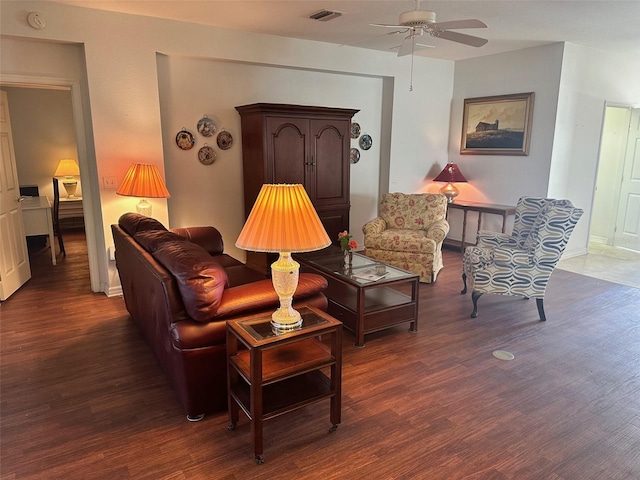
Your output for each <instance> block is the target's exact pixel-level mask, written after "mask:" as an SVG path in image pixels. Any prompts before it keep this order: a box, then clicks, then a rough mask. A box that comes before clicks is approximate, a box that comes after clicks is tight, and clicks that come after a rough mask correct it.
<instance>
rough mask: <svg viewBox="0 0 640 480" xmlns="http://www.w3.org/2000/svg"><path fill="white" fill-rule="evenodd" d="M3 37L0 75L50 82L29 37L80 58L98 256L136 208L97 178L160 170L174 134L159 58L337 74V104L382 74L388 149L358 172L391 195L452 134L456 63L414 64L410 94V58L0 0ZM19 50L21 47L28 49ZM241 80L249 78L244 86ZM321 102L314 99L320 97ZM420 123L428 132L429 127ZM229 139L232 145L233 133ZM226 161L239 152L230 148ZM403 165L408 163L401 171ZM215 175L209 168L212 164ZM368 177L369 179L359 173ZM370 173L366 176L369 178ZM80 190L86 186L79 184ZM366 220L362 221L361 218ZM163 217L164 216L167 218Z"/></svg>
mask: <svg viewBox="0 0 640 480" xmlns="http://www.w3.org/2000/svg"><path fill="white" fill-rule="evenodd" d="M30 11H39V12H40V13H41V14H42V15H43V16H44V18H45V20H46V22H47V26H46V28H45V29H43V30H34V29H32V28H31V27H29V26H28V23H27V21H26V17H27V14H28V13H29V12H30ZM0 31H1V32H2V35H3V37H2V48H1V50H2V53H1V55H2V62H1V65H0V69H1V73H2V74H3V75H5V74H17V73H20V72H22V71H24V70H25V68H29V67H31V68H32V69H33V70H34V71H36V72H39V73H40V74H41V75H43V76H47V75H52V73H51V72H57V71H58V69H59V68H61V66H60V65H59V60H60V59H59V57H58V56H56V55H55V54H51V47H50V46H49V45H43V44H42V43H40V42H38V43H31V40H33V39H38V40H42V41H51V42H63V43H75V44H78V45H76V46H81V48H82V49H83V51H84V58H83V60H82V62H83V63H84V64H83V63H82V62H79V63H78V64H77V65H75V66H74V67H73V68H75V69H77V68H80V69H82V70H83V73H85V74H86V91H85V93H86V94H87V98H86V102H87V106H89V105H90V115H89V116H88V117H87V118H86V125H85V127H86V130H87V135H89V136H90V138H88V139H87V144H88V146H89V147H90V151H89V153H88V157H90V158H89V159H90V160H91V161H92V162H93V166H94V167H95V169H93V170H92V171H91V172H89V173H90V175H91V181H92V184H94V185H95V186H96V193H95V196H96V204H98V205H99V208H100V212H99V214H100V215H99V216H100V217H101V218H100V219H99V222H100V223H101V225H98V226H97V229H98V230H99V233H100V237H101V243H102V244H103V245H104V247H105V249H106V246H108V245H110V244H112V240H111V232H110V225H111V224H112V223H114V222H116V221H117V219H118V217H119V216H120V214H122V213H123V212H125V211H131V210H133V208H134V206H135V203H136V201H135V199H129V198H124V197H119V196H117V195H115V190H108V189H105V188H103V187H102V178H103V177H110V176H115V177H117V178H118V179H119V180H121V179H122V177H123V175H124V172H125V171H126V169H127V168H128V166H129V164H130V163H132V162H134V161H139V162H148V163H154V164H157V165H158V166H159V167H160V170H161V172H163V171H164V166H165V165H164V158H163V156H164V153H165V152H166V151H167V148H168V147H169V145H170V142H172V141H173V137H174V136H175V132H172V134H171V138H166V135H165V134H164V131H163V128H162V121H163V120H165V119H163V118H162V115H161V106H160V90H159V89H160V83H161V81H162V80H160V81H159V75H160V74H162V73H163V72H162V71H159V69H158V62H157V59H156V57H157V54H158V53H160V54H163V55H166V56H167V57H170V58H173V57H193V58H200V59H206V60H218V61H223V62H224V61H227V62H229V61H230V62H241V63H246V64H253V65H258V64H262V65H267V66H270V67H281V68H284V69H287V70H288V71H289V73H293V72H294V71H297V70H311V71H313V72H326V73H329V72H333V73H334V74H337V76H336V77H335V78H338V77H339V76H342V77H345V78H341V79H340V81H339V82H338V83H337V84H336V85H332V84H328V85H324V84H322V85H318V86H317V89H318V92H319V93H322V91H324V93H325V96H326V97H327V98H328V97H333V98H334V99H335V100H339V101H343V100H344V95H342V94H340V93H338V92H337V90H336V89H337V88H342V85H344V84H345V82H346V83H348V81H349V79H351V80H352V81H353V82H355V83H356V84H357V85H362V82H363V81H364V80H363V76H366V75H370V76H372V77H375V78H378V79H380V78H384V79H385V81H384V82H383V83H385V85H386V86H387V88H383V90H384V91H385V93H386V94H388V96H387V95H385V97H384V98H378V99H376V106H375V108H378V107H377V105H385V106H386V107H388V106H392V111H391V112H389V113H388V118H387V119H383V122H384V124H385V125H389V127H390V129H391V132H392V133H391V137H390V138H389V139H388V140H387V143H388V144H389V145H388V148H387V149H386V151H385V152H382V151H381V152H380V155H381V157H380V158H378V159H375V160H372V159H370V156H372V154H373V152H371V151H370V152H368V153H369V154H370V155H367V156H365V157H366V159H363V160H361V161H360V163H361V164H362V165H363V166H362V167H359V168H362V169H363V170H364V169H366V168H367V165H375V164H376V163H378V164H385V165H388V164H389V163H392V167H391V169H392V171H391V172H390V185H391V186H392V188H393V189H397V190H403V191H415V190H417V189H418V188H419V187H420V185H421V184H422V181H423V179H424V177H425V176H426V174H427V172H428V170H429V166H430V165H431V164H432V163H433V162H434V161H435V162H439V161H441V159H442V158H443V157H445V156H446V153H445V152H446V148H447V135H448V128H449V97H448V96H449V94H450V91H451V90H450V87H447V86H450V85H451V84H452V82H453V62H448V61H442V60H435V59H428V58H423V57H417V58H416V59H415V60H416V61H415V67H414V79H413V85H414V89H413V92H411V93H409V92H408V88H409V84H410V80H409V72H410V58H407V57H403V58H397V57H396V56H395V54H393V53H391V52H390V53H387V52H375V51H370V50H364V49H359V48H354V47H339V46H337V45H332V44H323V43H319V42H310V41H302V40H292V39H287V38H280V37H274V36H268V35H257V34H251V33H248V32H240V31H234V30H225V29H219V28H213V27H207V26H203V25H194V24H186V23H181V22H175V21H167V20H160V19H154V18H145V17H138V16H133V15H124V14H117V13H112V12H102V11H95V10H90V9H83V8H78V7H73V6H68V5H61V4H55V3H50V2H29V1H24V2H2V3H0ZM7 36H10V37H12V39H11V40H10V39H9V38H8V37H7ZM20 39H24V40H29V41H21V40H20ZM26 44H30V46H29V47H27V46H26ZM27 49H35V50H37V52H36V55H35V57H37V60H38V61H34V62H31V58H32V57H29V56H28V55H24V51H25V50H27ZM35 57H34V58H35ZM31 63H33V64H31ZM73 68H72V70H73ZM53 75H55V73H53ZM317 78H319V77H317ZM327 78H328V77H327ZM192 80H193V83H192V85H191V86H190V87H189V88H188V89H187V90H180V91H176V90H173V89H172V87H171V86H170V87H169V90H170V91H171V95H175V96H182V97H183V98H187V99H189V101H193V102H194V104H195V103H197V100H198V99H199V98H200V99H201V98H202V95H203V91H202V89H201V88H199V87H201V86H202V85H203V84H204V83H205V82H206V79H204V78H194V79H192ZM252 80H253V82H251V83H250V85H247V84H246V83H245V87H246V88H247V89H248V90H249V92H244V93H245V94H247V93H250V92H255V95H256V97H254V98H256V100H257V93H258V92H260V91H262V92H269V93H270V94H271V95H273V97H272V98H275V97H276V96H277V97H279V98H282V99H285V98H286V99H287V103H289V100H288V98H289V96H288V95H287V94H288V93H292V92H295V89H293V90H292V89H291V87H290V86H289V85H288V84H284V85H281V84H276V83H274V82H269V83H267V84H265V83H263V79H262V78H259V77H257V78H256V77H254V78H252ZM387 80H392V81H391V82H388V81H387ZM216 81H223V82H224V81H228V82H229V84H230V85H231V84H232V83H233V82H234V81H235V79H227V80H225V79H224V78H223V79H218V78H212V79H210V84H209V88H210V89H211V90H212V91H213V90H214V89H215V88H216ZM243 81H245V82H247V81H248V79H244V80H243ZM337 85H340V86H337ZM389 85H391V87H389ZM443 86H444V89H443V88H442V87H443ZM296 88H297V86H296ZM375 88H376V89H379V88H380V87H378V86H376V87H375ZM318 97H320V98H321V95H318ZM260 100H261V101H264V99H260ZM247 103H248V102H247ZM305 103H306V102H305ZM339 106H344V105H339ZM347 106H348V107H351V106H352V105H347ZM205 107H206V109H205ZM217 107H218V106H217V105H216V104H213V103H211V104H209V105H202V108H201V107H197V106H194V107H193V108H194V111H193V113H197V115H195V116H196V117H197V118H192V117H191V113H189V115H188V117H187V116H185V118H180V119H176V121H177V122H180V125H181V127H182V126H183V125H182V122H184V123H188V122H191V123H192V124H193V122H194V121H197V120H198V118H200V117H199V116H198V115H200V114H204V113H207V112H206V110H212V111H214V112H217V111H218V110H217ZM355 108H357V106H356V107H355ZM375 115H376V114H375V113H373V114H372V116H371V119H372V122H373V121H374V118H373V117H374V116H375ZM425 126H427V127H428V131H426V129H425ZM365 128H366V129H367V130H368V131H372V132H375V131H376V129H378V128H381V126H380V125H374V124H371V125H365ZM416 132H418V133H416ZM233 134H234V135H235V136H236V138H239V132H238V131H235V132H233ZM375 141H376V138H375V134H374V142H375ZM388 152H390V154H391V158H390V159H389V158H388V156H387V158H384V155H386V154H387V153H388ZM234 153H237V150H236V151H235V152H234ZM94 159H95V161H93V160H94ZM405 159H406V162H408V163H407V164H406V168H405V163H404V162H405ZM213 167H214V168H215V165H214V166H213ZM233 168H237V167H233ZM398 170H399V171H398ZM367 175H368V176H369V174H368V173H367ZM372 175H374V174H373V173H372V174H371V175H370V176H372ZM363 178H364V176H363ZM416 179H419V180H416ZM83 182H84V183H85V186H86V182H85V179H84V178H83ZM169 183H172V182H171V181H169ZM173 187H174V188H177V189H178V191H179V192H180V188H183V187H181V186H178V185H173ZM355 187H356V188H355V190H356V193H357V197H355V198H356V199H359V198H361V197H362V198H364V199H365V201H364V202H363V204H362V205H361V204H359V205H358V206H355V205H354V208H353V210H354V213H355V215H356V217H358V216H361V217H362V218H364V217H371V216H373V215H374V213H375V204H376V202H377V195H378V189H379V186H378V182H373V181H372V182H371V185H370V186H367V187H368V189H367V190H366V191H360V190H361V189H362V188H363V187H361V186H360V185H356V186H355ZM98 188H99V190H98ZM230 188H232V190H233V192H232V194H229V193H228V192H226V193H227V194H226V195H225V194H220V195H219V196H218V197H217V198H216V199H215V200H216V202H215V203H216V204H219V205H225V204H226V203H227V202H235V201H237V199H239V198H241V189H242V184H241V183H239V184H237V185H235V188H234V187H230ZM390 188H391V187H390ZM373 199H376V200H373ZM177 200H178V198H175V197H174V198H172V199H170V200H168V202H174V201H177ZM152 203H153V208H154V216H155V217H156V218H158V219H159V220H160V221H162V222H163V223H165V224H169V226H172V225H171V223H172V221H173V220H172V219H171V218H169V209H168V206H167V201H164V200H152ZM238 212H240V210H238ZM367 212H368V213H370V214H369V215H367ZM171 214H172V215H173V211H172V212H171ZM236 215H237V213H236ZM356 217H354V220H352V230H353V229H357V227H358V225H357V224H354V223H356V222H358V221H359V220H355V218H356ZM185 221H186V220H185ZM238 224H239V221H237V220H236V227H235V228H237V225H238ZM233 228H234V227H230V229H233ZM358 230H359V229H358ZM354 233H358V234H359V232H354ZM226 243H227V245H230V244H232V243H234V238H231V239H228V238H227V239H226ZM102 253H105V252H102ZM102 268H103V269H104V270H105V271H106V273H105V277H107V286H106V287H105V291H111V292H113V291H114V289H115V288H116V287H117V286H118V280H117V274H116V271H115V268H114V265H113V263H109V262H107V261H106V260H104V265H102Z"/></svg>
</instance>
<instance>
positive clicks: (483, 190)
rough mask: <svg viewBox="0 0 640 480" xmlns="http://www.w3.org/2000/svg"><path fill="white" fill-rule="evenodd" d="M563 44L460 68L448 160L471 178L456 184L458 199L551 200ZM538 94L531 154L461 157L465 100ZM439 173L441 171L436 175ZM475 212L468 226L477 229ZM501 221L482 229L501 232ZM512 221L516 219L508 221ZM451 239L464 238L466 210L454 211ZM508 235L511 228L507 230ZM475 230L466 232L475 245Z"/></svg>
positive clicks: (492, 219)
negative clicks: (463, 216) (549, 190)
mask: <svg viewBox="0 0 640 480" xmlns="http://www.w3.org/2000/svg"><path fill="white" fill-rule="evenodd" d="M562 52H563V45H562V44H560V43H556V44H552V45H547V46H543V47H537V48H528V49H524V50H518V51H516V52H508V53H503V54H497V55H488V56H486V57H480V58H473V59H468V60H462V61H458V62H456V64H455V80H454V87H453V101H452V104H451V124H450V127H451V129H450V132H449V160H450V161H453V162H455V163H457V164H458V166H459V167H460V171H461V172H462V174H463V175H464V176H465V178H466V179H467V180H468V183H466V184H457V185H456V186H457V187H458V189H459V190H460V196H459V198H461V199H465V200H471V201H477V202H484V203H495V204H502V205H515V204H516V203H517V201H518V198H520V197H521V196H523V195H533V196H546V194H547V186H548V182H549V168H550V165H551V156H552V149H553V142H554V133H555V131H554V127H555V121H556V120H555V117H556V108H557V102H558V88H559V87H558V85H559V81H560V74H561V69H562ZM524 92H534V93H535V100H534V105H533V121H532V127H531V144H530V150H529V155H528V156H504V155H461V154H460V140H461V134H462V113H463V108H464V99H465V98H474V97H485V96H492V95H506V94H512V93H524ZM436 173H439V172H436ZM476 218H477V217H475V215H474V213H473V212H470V213H469V214H468V222H470V224H471V225H475V224H476V222H477V220H476ZM501 222H502V218H501V217H499V216H492V215H484V216H483V228H485V226H486V228H487V229H488V230H499V229H500V227H501ZM509 222H510V223H512V222H513V217H511V218H510V220H509ZM450 223H451V234H450V235H451V237H452V238H457V239H459V238H461V236H462V218H461V212H459V211H452V212H451V213H450ZM508 231H509V229H508ZM475 235H476V232H475V229H474V228H468V229H467V238H466V241H468V242H475Z"/></svg>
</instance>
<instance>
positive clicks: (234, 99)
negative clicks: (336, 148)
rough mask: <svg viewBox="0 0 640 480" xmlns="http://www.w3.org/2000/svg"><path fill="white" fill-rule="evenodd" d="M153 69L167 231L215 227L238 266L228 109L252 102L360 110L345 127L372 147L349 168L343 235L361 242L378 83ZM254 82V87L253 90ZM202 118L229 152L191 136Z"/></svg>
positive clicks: (232, 124) (236, 151) (190, 65)
mask: <svg viewBox="0 0 640 480" xmlns="http://www.w3.org/2000/svg"><path fill="white" fill-rule="evenodd" d="M158 63H159V67H158V70H159V72H160V74H159V79H160V104H161V112H162V128H163V138H164V139H166V140H167V141H166V142H165V143H164V159H165V169H166V170H165V171H166V175H167V187H168V188H169V191H170V192H171V195H172V198H171V200H170V201H169V217H170V218H171V224H172V226H188V225H215V226H216V227H217V228H218V229H219V230H220V231H221V233H222V236H223V238H224V239H225V240H226V242H225V250H226V251H227V253H229V254H230V255H232V256H234V257H236V258H239V259H241V260H244V259H245V252H244V251H243V250H239V249H237V248H236V247H235V246H234V243H235V239H236V238H237V236H238V234H239V233H240V230H241V229H242V226H243V224H244V197H243V192H242V188H238V186H241V185H242V182H243V168H242V144H241V140H242V139H241V129H240V115H239V114H238V112H237V111H236V110H235V107H236V106H239V105H246V104H251V103H257V102H265V103H292V104H301V105H324V106H334V107H343V108H353V109H357V110H360V111H359V112H358V113H357V114H356V115H355V116H354V117H353V120H354V121H356V122H358V123H359V124H360V126H361V128H362V133H369V134H370V135H371V136H372V138H373V140H374V142H373V146H372V147H371V149H370V150H367V151H361V156H360V161H359V162H358V163H356V164H353V165H351V198H352V204H353V207H352V209H351V227H350V230H351V231H353V233H354V236H355V237H356V239H358V237H361V236H362V233H361V226H362V224H363V223H364V222H366V221H367V220H369V219H370V218H371V215H373V214H374V213H375V210H376V206H377V195H376V194H377V184H378V177H379V171H380V168H379V165H380V142H379V139H380V134H381V98H382V79H381V78H378V77H372V76H357V75H350V76H346V75H341V74H337V73H332V72H316V71H312V70H292V69H284V68H279V67H270V66H267V65H251V64H245V63H237V62H233V63H232V62H222V61H215V60H206V59H194V58H185V57H177V56H172V57H168V56H164V55H160V56H159V57H158ZM256 79H260V82H259V83H258V84H256ZM180 92H198V94H197V95H183V94H180ZM203 115H207V116H208V117H209V118H211V119H212V120H214V121H215V123H216V125H217V127H218V129H225V130H226V131H228V132H230V133H231V134H232V135H233V138H234V143H233V146H232V148H230V149H229V150H220V149H219V148H218V146H217V145H216V136H215V135H214V136H212V137H203V136H202V135H200V134H198V132H197V128H196V125H197V122H198V120H199V119H200V118H202V116H203ZM182 128H187V129H188V130H190V131H191V132H193V133H194V135H195V137H196V140H197V143H196V145H195V147H194V148H193V149H191V150H187V151H185V150H181V149H180V148H178V147H177V146H176V144H175V142H173V141H172V139H173V138H175V136H176V134H177V133H178V132H179V131H180V130H181V129H182ZM216 133H217V132H216ZM205 143H207V144H208V145H209V146H211V147H213V148H214V150H215V151H216V153H217V158H216V161H215V162H214V163H213V164H212V165H202V164H201V163H200V162H199V161H198V157H197V154H198V149H200V148H201V147H202V146H203V145H204V144H205ZM351 145H352V146H353V147H358V140H357V139H354V140H351Z"/></svg>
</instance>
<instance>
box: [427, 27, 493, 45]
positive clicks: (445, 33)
mask: <svg viewBox="0 0 640 480" xmlns="http://www.w3.org/2000/svg"><path fill="white" fill-rule="evenodd" d="M430 34H431V36H432V37H436V38H442V39H444V40H451V41H452V42H458V43H463V44H465V45H469V46H470V47H481V46H483V45H484V44H485V43H487V42H488V41H489V40H487V39H485V38H480V37H474V36H472V35H465V34H464V33H458V32H450V31H449V30H435V31H433V32H430Z"/></svg>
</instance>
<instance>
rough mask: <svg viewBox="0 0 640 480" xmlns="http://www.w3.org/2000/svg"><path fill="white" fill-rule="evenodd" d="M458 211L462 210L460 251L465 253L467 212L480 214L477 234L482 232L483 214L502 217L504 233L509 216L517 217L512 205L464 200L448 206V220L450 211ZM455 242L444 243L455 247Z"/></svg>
mask: <svg viewBox="0 0 640 480" xmlns="http://www.w3.org/2000/svg"><path fill="white" fill-rule="evenodd" d="M450 209H456V210H462V239H461V240H460V251H464V247H465V243H466V242H465V236H466V234H467V212H468V211H472V212H478V228H477V229H476V232H478V231H479V230H481V227H482V214H483V213H491V214H494V215H501V216H502V233H504V232H505V230H506V227H507V217H508V216H509V215H515V213H516V207H513V206H511V205H495V204H492V203H479V202H466V201H464V200H455V201H454V203H449V204H447V220H448V219H449V210H450ZM454 243H457V242H455V241H454V240H448V241H447V240H446V239H445V241H444V244H445V245H453V244H454Z"/></svg>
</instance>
